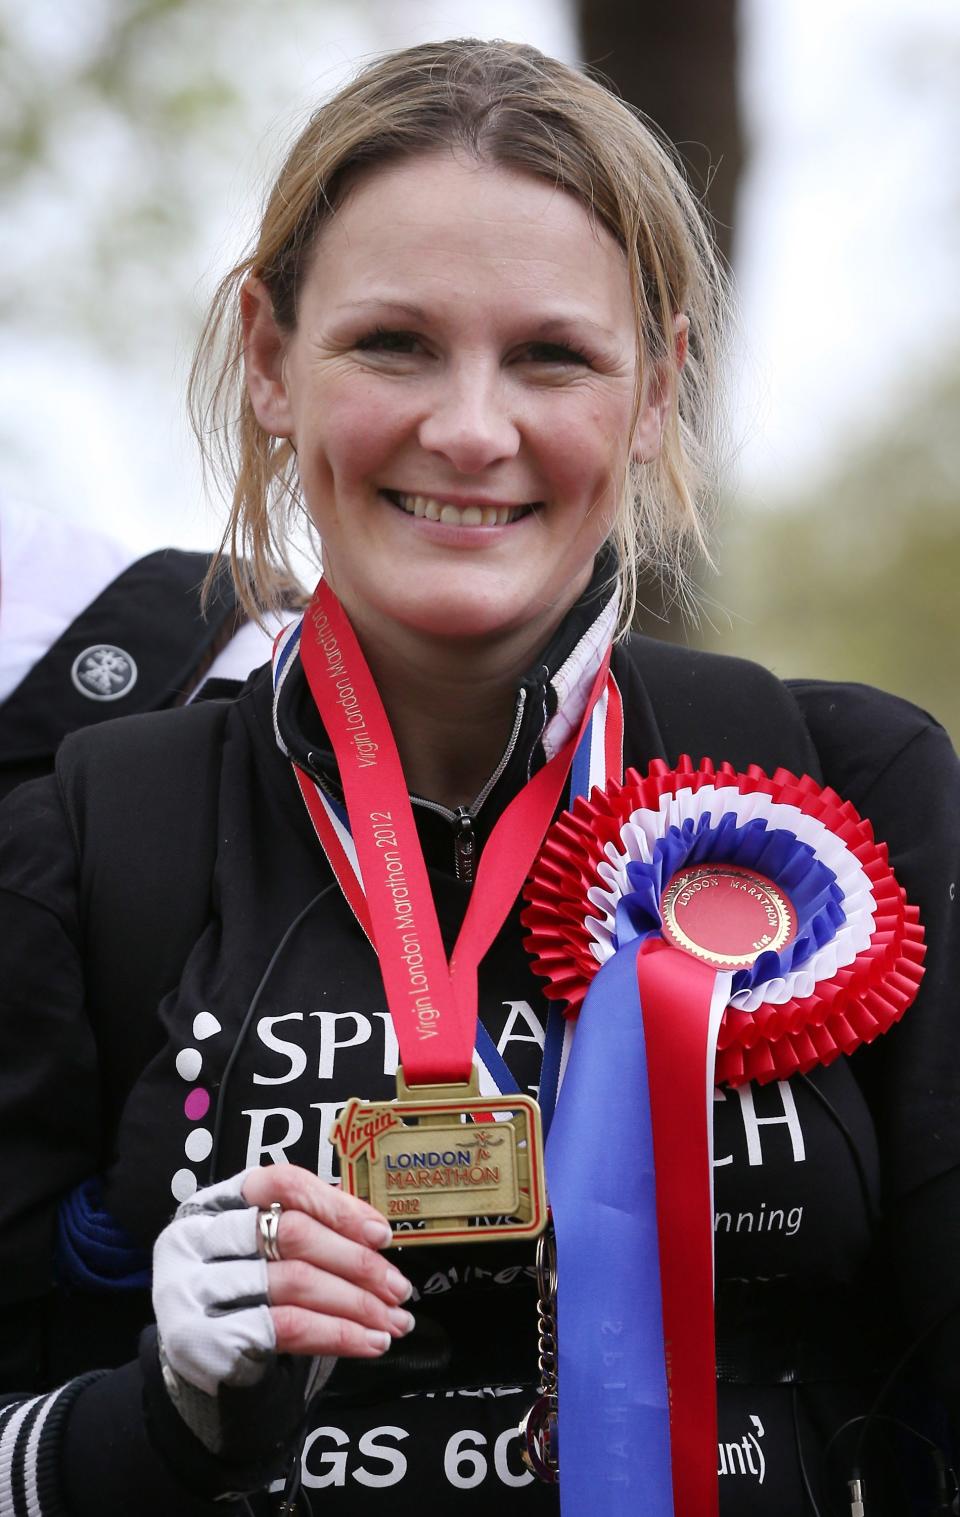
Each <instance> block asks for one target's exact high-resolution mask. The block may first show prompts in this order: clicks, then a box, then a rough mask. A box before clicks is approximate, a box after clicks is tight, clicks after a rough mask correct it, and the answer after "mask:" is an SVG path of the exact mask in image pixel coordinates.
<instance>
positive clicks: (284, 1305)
mask: <svg viewBox="0 0 960 1517" xmlns="http://www.w3.org/2000/svg"><path fill="white" fill-rule="evenodd" d="M274 1202H279V1203H280V1207H281V1212H280V1218H279V1226H278V1228H277V1232H276V1247H277V1252H278V1253H279V1255H280V1257H279V1259H277V1260H276V1261H274V1260H271V1261H270V1262H268V1261H267V1260H266V1259H265V1258H264V1256H263V1245H262V1236H261V1229H260V1217H261V1214H262V1212H264V1211H267V1210H269V1208H270V1206H271V1205H272V1203H274ZM390 1236H391V1235H390V1228H389V1225H388V1224H387V1223H386V1222H385V1221H384V1219H383V1217H381V1216H380V1214H379V1212H376V1211H375V1210H374V1209H373V1207H372V1206H368V1205H367V1204H366V1202H364V1201H359V1200H357V1199H356V1198H355V1197H353V1196H349V1195H347V1194H345V1193H344V1192H343V1191H341V1190H340V1189H339V1188H338V1187H336V1186H333V1185H328V1184H326V1183H325V1182H324V1181H322V1180H319V1179H318V1178H317V1176H316V1175H313V1174H310V1173H309V1171H307V1170H305V1169H301V1168H299V1167H298V1166H294V1165H290V1164H278V1165H270V1166H268V1167H266V1168H263V1169H250V1170H247V1171H246V1172H245V1173H243V1174H239V1175H234V1176H233V1177H232V1179H230V1180H224V1181H221V1182H220V1183H218V1184H217V1185H211V1186H208V1187H207V1188H206V1189H205V1190H200V1191H197V1193H196V1195H194V1196H191V1197H190V1199H189V1201H185V1202H184V1203H183V1205H182V1206H181V1207H180V1208H179V1210H178V1211H177V1214H176V1216H175V1217H174V1219H173V1221H172V1222H171V1223H170V1225H169V1226H168V1227H166V1228H164V1230H163V1232H162V1233H161V1234H160V1237H159V1238H158V1239H157V1243H156V1248H155V1250H154V1282H153V1303H154V1311H155V1313H156V1318H157V1327H158V1329H159V1335H160V1342H161V1345H162V1349H161V1352H162V1356H163V1359H164V1363H165V1370H164V1373H165V1378H166V1379H167V1382H168V1389H169V1391H170V1394H171V1396H173V1397H174V1399H176V1382H177V1380H178V1379H179V1380H180V1381H185V1382H186V1383H187V1384H188V1385H190V1386H193V1387H195V1388H196V1389H197V1390H199V1391H201V1392H203V1393H204V1394H205V1395H206V1396H208V1397H213V1396H216V1395H217V1392H218V1390H219V1389H220V1387H221V1386H224V1385H226V1386H234V1387H244V1386H252V1385H256V1384H257V1383H258V1382H259V1381H260V1380H261V1379H262V1377H263V1375H264V1374H265V1372H266V1370H267V1368H268V1367H269V1365H270V1363H271V1362H274V1361H275V1358H276V1356H277V1355H280V1354H297V1355H303V1356H309V1357H311V1358H318V1359H325V1360H328V1361H329V1367H327V1373H329V1368H330V1367H332V1362H333V1359H334V1358H338V1357H350V1358H366V1359H370V1358H377V1357H378V1356H379V1355H381V1354H382V1353H384V1352H385V1350H386V1349H387V1348H388V1347H389V1345H390V1343H391V1341H392V1339H394V1338H399V1337H403V1336H404V1334H406V1333H408V1332H409V1331H410V1329H411V1328H412V1327H413V1318H412V1316H411V1315H410V1313H409V1312H407V1311H405V1310H404V1309H403V1307H402V1306H401V1302H403V1301H406V1300H407V1299H408V1298H409V1296H410V1293H411V1286H410V1283H409V1281H407V1280H406V1279H405V1278H404V1276H403V1275H401V1273H400V1271H399V1270H397V1269H395V1268H394V1266H393V1265H392V1264H390V1263H388V1261H387V1260H386V1259H385V1258H383V1256H382V1254H381V1253H380V1252H379V1250H380V1249H382V1248H383V1247H385V1245H386V1244H387V1243H388V1242H389V1241H390ZM168 1370H169V1371H172V1375H170V1374H168Z"/></svg>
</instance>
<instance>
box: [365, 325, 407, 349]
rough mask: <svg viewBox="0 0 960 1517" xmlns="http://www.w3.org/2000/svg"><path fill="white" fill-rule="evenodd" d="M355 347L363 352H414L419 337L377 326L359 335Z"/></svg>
mask: <svg viewBox="0 0 960 1517" xmlns="http://www.w3.org/2000/svg"><path fill="white" fill-rule="evenodd" d="M357 347H358V348H359V349H360V351H361V352H363V353H414V352H416V350H417V348H418V347H419V339H418V338H417V337H415V336H414V335H413V333H412V332H393V331H389V330H388V329H387V328H386V327H377V328H376V330H375V331H373V332H368V333H367V335H366V336H365V337H361V338H360V340H359V341H358V343H357Z"/></svg>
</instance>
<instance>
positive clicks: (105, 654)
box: [70, 643, 137, 701]
mask: <svg viewBox="0 0 960 1517" xmlns="http://www.w3.org/2000/svg"><path fill="white" fill-rule="evenodd" d="M70 678H71V679H72V680H73V683H74V685H75V686H76V688H77V689H78V690H79V691H80V694H81V695H86V696H87V697H88V698H89V699H90V700H92V701H118V700H119V699H120V697H121V696H122V695H127V694H128V693H129V692H130V691H131V690H132V689H133V687H134V685H135V684H136V683H137V666H136V664H135V663H134V661H133V659H132V658H131V656H130V654H129V653H125V652H124V650H123V649H122V648H117V647H115V646H114V645H113V643H94V645H93V646H92V647H91V648H84V650H83V652H82V653H78V654H77V657H76V658H75V659H74V661H73V668H72V669H71V670H70Z"/></svg>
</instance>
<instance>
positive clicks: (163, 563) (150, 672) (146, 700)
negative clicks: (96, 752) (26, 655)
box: [0, 548, 236, 796]
mask: <svg viewBox="0 0 960 1517" xmlns="http://www.w3.org/2000/svg"><path fill="white" fill-rule="evenodd" d="M209 564H210V558H209V555H208V554H206V553H186V552H183V551H181V550H180V549H176V548H163V549H161V550H160V551H159V552H157V553H150V554H148V555H147V556H146V557H145V558H141V559H139V560H138V561H137V562H136V563H134V564H131V565H130V567H129V568H128V569H126V570H124V572H123V573H122V574H120V575H118V577H117V578H116V579H115V580H113V582H112V583H111V584H109V585H108V586H107V588H106V589H105V590H104V591H103V592H102V594H100V595H99V596H98V597H97V599H96V600H95V601H93V602H92V603H91V604H90V605H89V606H87V608H86V609H85V610H84V611H83V612H81V614H80V615H79V616H78V617H77V618H76V620H75V621H73V622H71V624H70V626H69V627H68V628H67V630H66V631H65V632H64V633H63V635H62V636H61V637H60V638H58V639H57V641H56V642H55V643H54V644H53V646H52V647H51V648H49V649H48V650H47V652H46V653H45V654H44V655H43V657H42V658H41V659H39V660H38V661H37V663H36V664H35V665H34V666H33V668H32V669H31V670H30V672H29V673H28V674H27V675H26V676H25V678H24V679H23V680H22V681H21V682H20V684H19V685H18V686H17V688H16V690H14V691H13V693H12V695H10V697H9V698H8V699H7V701H6V702H5V703H4V706H3V720H2V724H0V727H2V739H0V796H3V795H5V794H6V792H7V791H8V790H12V789H13V787H14V786H15V785H18V784H20V783H21V782H22V781H23V780H26V779H34V778H36V777H37V776H38V775H40V774H48V773H49V772H50V770H51V769H52V768H53V756H54V754H55V753H56V751H57V748H58V747H59V745H60V743H61V741H62V739H63V738H64V736H65V735H66V734H67V733H68V732H74V731H76V730H77V728H80V727H89V726H94V725H98V724H100V723H102V722H106V721H110V720H111V719H112V718H114V717H117V716H130V715H132V714H134V713H137V712H144V711H158V710H161V709H162V708H163V707H165V706H170V705H173V704H174V703H175V702H176V700H177V698H178V696H179V695H181V694H183V693H184V692H185V691H187V690H189V689H190V687H191V686H192V684H193V683H194V682H195V677H196V674H197V671H198V670H199V669H200V668H201V666H202V665H203V662H204V660H205V658H206V657H207V656H208V655H209V653H210V652H211V651H212V649H213V647H214V645H215V644H216V642H217V640H218V639H219V638H220V637H221V635H222V633H223V632H224V631H225V630H226V629H227V626H228V625H229V624H230V623H232V620H233V618H234V617H235V615H236V597H235V594H234V591H233V587H232V585H231V584H230V582H229V578H228V577H227V576H222V577H220V578H219V579H218V582H217V586H216V590H215V593H214V595H213V596H212V598H211V600H210V603H209V606H208V608H207V612H206V615H203V614H202V613H201V611H200V595H199V590H200V585H201V584H202V582H203V579H204V576H205V575H206V573H207V569H208V568H209Z"/></svg>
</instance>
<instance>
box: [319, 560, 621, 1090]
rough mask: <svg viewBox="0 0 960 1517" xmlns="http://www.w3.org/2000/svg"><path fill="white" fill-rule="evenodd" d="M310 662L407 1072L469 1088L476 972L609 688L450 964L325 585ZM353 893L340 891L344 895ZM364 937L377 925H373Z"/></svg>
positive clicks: (394, 780)
mask: <svg viewBox="0 0 960 1517" xmlns="http://www.w3.org/2000/svg"><path fill="white" fill-rule="evenodd" d="M300 657H301V660H302V662H303V668H304V672H305V674H306V676H307V681H308V683H309V686H310V690H311V693H312V695H313V698H314V701H315V702H316V705H317V710H318V711H319V713H320V717H321V719H322V721H323V724H324V727H325V728H326V731H327V735H328V737H329V739H330V742H331V743H332V745H333V751H334V754H335V756H336V760H337V764H338V767H339V770H340V779H341V782H342V784H343V792H344V799H345V801H346V806H347V812H348V815H349V818H350V827H351V832H352V836H353V841H354V846H355V848H356V850H357V858H358V861H359V864H360V872H361V875H362V878H363V889H364V895H365V897H366V907H367V912H368V915H369V936H370V937H371V940H372V942H373V945H374V947H375V949H376V952H377V956H378V959H379V961H380V971H381V974H382V976H383V983H384V989H385V991H386V995H387V1005H388V1006H389V1008H390V1013H391V1016H392V1018H393V1022H394V1027H395V1029H396V1034H397V1041H398V1043H399V1046H400V1062H401V1064H402V1066H403V1072H404V1077H405V1079H406V1081H407V1084H408V1085H445V1084H459V1083H465V1082H466V1081H467V1080H468V1079H469V1078H470V1072H471V1069H472V1065H473V1049H474V1043H475V1039H476V1027H477V967H478V965H479V963H480V961H481V959H482V958H483V956H484V954H485V953H486V952H487V950H488V948H489V947H490V945H491V943H492V942H493V940H494V938H495V937H496V935H497V933H498V932H499V931H500V928H501V927H502V926H503V923H504V921H505V920H506V917H507V915H508V914H509V912H510V909H511V907H512V906H513V903H514V901H515V900H516V897H517V895H518V894H519V891H520V888H521V886H522V885H523V882H524V880H525V879H526V877H527V873H528V871H529V869H530V866H531V864H532V862H533V859H534V857H535V855H536V852H537V850H538V848H539V847H540V845H541V843H542V842H543V837H544V834H545V832H546V830H547V827H548V826H549V824H550V822H551V820H552V818H553V815H554V813H555V811H556V809H557V805H558V803H559V800H560V796H561V793H562V790H563V786H564V783H565V781H566V777H567V773H568V771H569V769H570V765H571V763H572V761H573V755H574V753H575V752H576V748H577V744H578V743H579V741H580V738H581V737H582V735H583V732H584V730H585V728H586V725H587V722H588V721H589V719H590V714H591V712H592V710H593V707H594V705H595V703H596V701H597V699H598V698H599V696H600V694H601V693H602V691H603V690H604V688H605V686H606V684H607V676H608V670H609V662H610V655H609V651H608V652H607V654H606V655H605V656H604V659H603V661H602V663H601V665H600V669H599V670H598V672H597V676H596V679H595V680H594V683H593V688H592V690H591V692H590V697H589V699H588V701H587V706H586V710H585V711H584V714H583V719H582V721H581V723H580V727H579V730H578V731H577V732H576V734H575V735H574V736H573V737H572V738H571V739H570V741H569V742H568V743H567V744H566V746H565V747H564V748H563V749H562V750H561V751H560V752H559V753H558V754H556V756H555V757H554V758H552V759H551V760H550V762H549V763H548V764H546V765H545V766H544V768H543V769H541V770H539V772H538V773H537V774H536V775H534V777H533V779H532V780H530V781H529V783H528V784H527V785H525V786H524V788H523V790H521V791H520V793H519V795H517V796H515V797H514V799H513V800H512V801H511V803H510V805H509V806H508V807H507V809H506V810H505V811H504V813H503V815H502V816H501V817H500V819H499V821H498V822H497V824H496V826H495V827H494V829H493V832H492V833H491V835H490V838H489V841H488V843H487V846H486V848H485V849H484V851H483V854H482V856H481V860H480V867H479V869H478V871H477V877H476V882H475V884H474V887H473V891H472V893H471V896H470V903H469V905H468V907H467V912H466V916H465V917H464V920H463V925H462V926H461V929H460V933H459V935H458V937H457V941H456V945H455V947H454V950H453V953H452V954H451V957H450V962H449V965H448V964H447V959H446V954H445V952H444V948H443V942H442V939H441V936H440V928H439V925H438V922H437V914H436V909H435V907H434V904H433V895H432V893H431V890H430V881H429V878H428V876H427V868H426V864H425V863H424V859H423V853H422V851H421V848H420V840H419V837H418V836H417V829H416V824H415V822H414V819H413V811H412V808H411V805H410V798H409V796H408V794H407V786H406V781H405V779H404V776H403V769H402V766H401V763H400V756H399V754H398V752H397V747H396V744H395V742H394V740H393V734H392V733H391V731H390V724H389V721H388V720H387V714H386V712H385V711H384V708H383V703H382V702H381V700H380V695H379V692H378V690H377V687H376V685H375V683H374V680H373V677H372V675H371V673H370V670H369V668H368V666H367V662H366V659H365V658H364V656H363V652H362V650H361V648H360V645H359V643H358V642H357V639H356V636H355V634H354V631H353V628H352V627H351V625H350V622H349V620H348V618H347V615H346V613H345V611H344V609H343V607H342V606H341V604H340V602H339V601H338V599H337V597H336V596H335V595H334V593H333V591H332V590H331V589H330V586H329V585H328V584H326V582H325V581H324V580H322V579H321V581H320V583H319V584H318V585H317V588H316V591H315V592H314V596H313V599H312V601H311V603H310V606H309V608H308V610H307V613H306V615H305V616H304V620H303V632H302V635H301V640H300ZM297 778H298V781H299V782H300V789H301V791H302V793H303V797H304V800H305V802H306V805H307V808H308V810H309V811H310V815H311V818H312V820H313V822H314V826H315V827H317V829H318V831H319V830H320V829H321V827H323V826H325V825H326V818H325V816H324V815H323V808H322V806H321V804H320V801H319V800H318V798H317V795H316V792H315V790H314V788H313V784H312V782H311V781H310V779H309V777H308V776H307V775H305V774H303V772H302V771H298V774H297ZM343 884H344V882H343V881H341V885H343ZM358 918H359V919H360V921H361V926H363V927H364V929H365V930H366V928H367V923H366V922H364V921H363V919H362V918H360V917H359V913H358Z"/></svg>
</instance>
